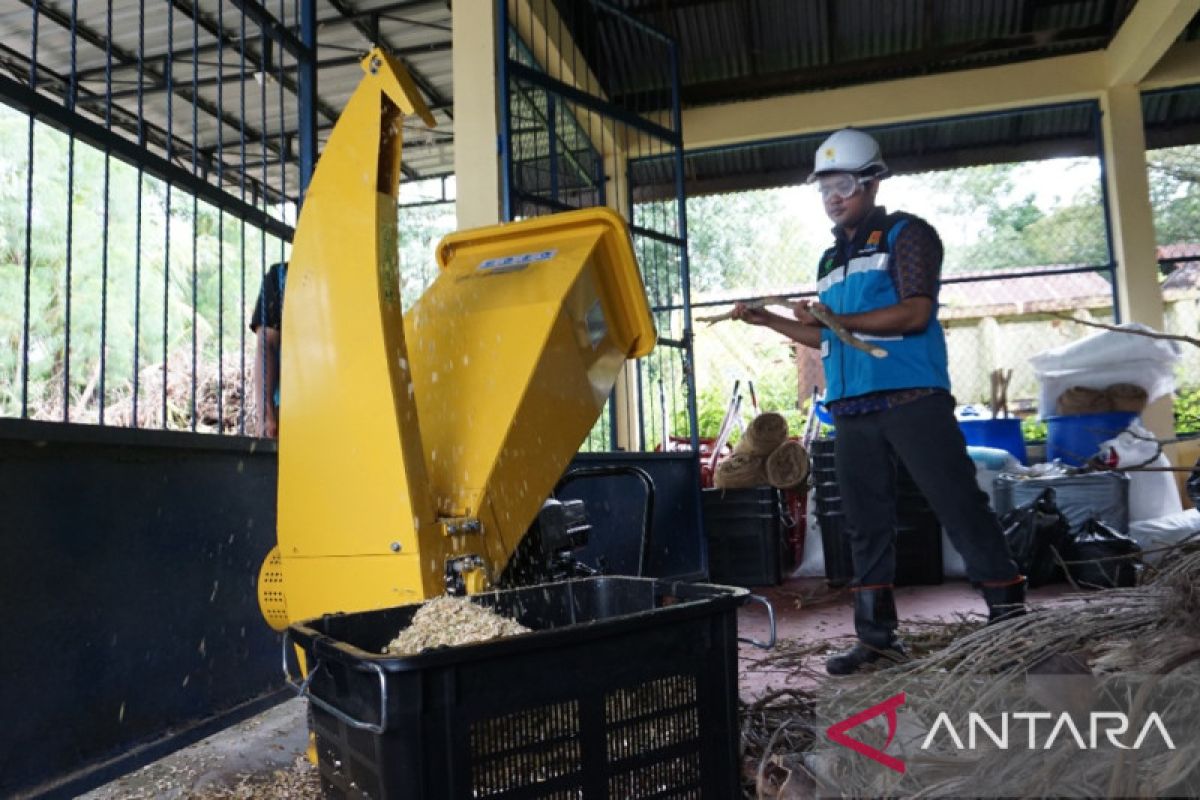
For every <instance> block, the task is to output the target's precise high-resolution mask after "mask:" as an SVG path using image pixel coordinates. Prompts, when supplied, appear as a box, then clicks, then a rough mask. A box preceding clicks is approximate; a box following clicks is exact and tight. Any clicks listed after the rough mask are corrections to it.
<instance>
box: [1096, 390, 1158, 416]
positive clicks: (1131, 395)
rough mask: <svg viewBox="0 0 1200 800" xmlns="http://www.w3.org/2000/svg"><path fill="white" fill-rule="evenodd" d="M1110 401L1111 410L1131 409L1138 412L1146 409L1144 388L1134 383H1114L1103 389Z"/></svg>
mask: <svg viewBox="0 0 1200 800" xmlns="http://www.w3.org/2000/svg"><path fill="white" fill-rule="evenodd" d="M1104 394H1105V395H1106V396H1107V397H1108V400H1109V402H1110V403H1112V409H1113V411H1132V412H1134V413H1135V414H1140V413H1142V412H1143V411H1145V410H1146V399H1147V397H1148V395H1147V394H1146V390H1145V389H1143V388H1142V387H1140V386H1138V385H1137V384H1136V383H1114V384H1113V385H1112V386H1109V387H1108V388H1107V389H1105V390H1104Z"/></svg>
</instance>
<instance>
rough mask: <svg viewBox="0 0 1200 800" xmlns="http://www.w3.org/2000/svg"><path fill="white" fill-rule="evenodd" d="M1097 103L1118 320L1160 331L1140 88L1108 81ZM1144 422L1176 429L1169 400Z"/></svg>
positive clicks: (1163, 433)
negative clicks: (1104, 159) (1112, 83)
mask: <svg viewBox="0 0 1200 800" xmlns="http://www.w3.org/2000/svg"><path fill="white" fill-rule="evenodd" d="M1100 104H1101V109H1102V110H1103V112H1104V114H1103V120H1102V126H1103V133H1104V151H1105V158H1106V172H1107V176H1106V178H1107V182H1108V205H1109V215H1110V219H1111V224H1112V235H1113V255H1114V256H1115V258H1116V261H1117V275H1116V279H1117V296H1118V298H1119V299H1120V303H1121V315H1122V319H1123V320H1125V321H1127V322H1140V323H1142V324H1144V325H1149V326H1150V327H1152V328H1154V329H1156V330H1162V327H1163V300H1162V290H1161V289H1160V288H1159V283H1158V260H1157V256H1156V250H1155V236H1154V217H1153V215H1152V213H1151V209H1150V182H1149V179H1148V178H1147V176H1146V135H1145V131H1144V129H1143V120H1142V98H1141V93H1140V92H1139V91H1138V88H1137V87H1136V86H1128V85H1125V86H1111V87H1109V88H1108V89H1106V90H1105V91H1104V92H1103V93H1102V94H1101V96H1100ZM1143 421H1144V422H1145V423H1146V426H1147V427H1148V428H1150V430H1151V431H1153V432H1154V433H1155V434H1156V435H1157V436H1159V437H1170V436H1172V435H1173V433H1174V421H1173V419H1172V416H1171V406H1170V403H1169V402H1161V401H1160V402H1157V403H1154V404H1153V405H1151V406H1150V407H1149V408H1147V409H1146V413H1145V414H1143Z"/></svg>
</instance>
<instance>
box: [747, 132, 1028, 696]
mask: <svg viewBox="0 0 1200 800" xmlns="http://www.w3.org/2000/svg"><path fill="white" fill-rule="evenodd" d="M887 174H888V169H887V165H886V164H885V163H884V161H883V155H882V153H881V152H880V150H879V144H878V143H877V142H876V141H875V140H874V139H873V138H872V137H871V136H869V135H868V134H866V133H863V132H862V131H859V130H855V129H853V128H845V129H843V130H840V131H837V132H836V133H834V134H833V135H831V136H830V137H829V138H828V139H826V140H825V141H824V142H823V143H822V144H821V146H820V147H819V148H818V149H817V154H816V160H815V168H814V170H813V174H812V176H811V177H810V178H809V183H816V184H817V187H818V189H819V191H820V192H821V198H822V200H823V202H824V205H825V213H826V214H828V215H829V218H830V219H831V220H833V222H834V229H833V235H834V240H835V242H834V245H833V247H831V248H829V249H828V250H826V251H825V254H824V255H823V256H822V257H821V260H820V263H819V265H818V271H817V292H818V296H819V301H820V302H819V306H820V307H821V310H823V311H824V312H825V313H826V314H828V315H830V316H833V317H836V319H837V320H838V321H839V322H841V324H842V325H844V326H845V327H846V328H847V329H848V330H849V331H851V332H852V333H855V334H857V335H858V337H859V338H861V339H867V340H869V341H871V342H872V344H876V345H879V346H880V347H882V348H883V349H885V350H886V351H887V357H886V358H874V357H873V356H871V355H869V354H867V353H865V352H862V351H860V350H856V349H854V348H852V347H847V346H846V345H845V344H843V343H842V342H841V340H840V339H838V338H837V337H836V336H834V335H833V334H832V332H831V331H829V330H828V329H827V328H825V327H824V326H823V325H822V323H821V322H819V321H818V320H817V318H816V317H814V316H813V315H812V314H811V313H810V312H809V308H810V306H811V304H810V303H809V302H807V301H802V302H800V303H798V304H797V305H796V307H795V308H794V310H793V311H794V317H795V318H794V319H793V318H789V317H783V316H779V315H777V314H773V313H771V312H769V311H767V310H765V309H762V308H753V307H750V306H747V305H743V304H739V305H738V306H737V307H735V309H734V315H735V317H737V318H738V319H741V320H743V321H745V322H747V323H750V324H752V325H765V326H767V327H769V328H771V329H773V330H775V331H778V332H779V333H781V334H783V335H785V336H787V337H789V338H790V339H793V340H795V341H797V342H800V343H801V344H804V345H807V346H809V347H813V348H817V349H819V350H820V351H821V359H822V363H823V364H824V367H825V378H826V384H827V389H826V395H825V398H826V404H827V405H828V407H829V409H830V410H831V411H832V412H833V415H834V418H835V422H836V427H837V435H836V437H835V461H836V464H837V478H838V487H839V489H840V491H841V494H842V503H843V509H844V510H845V513H846V516H847V518H848V519H849V521H850V523H851V533H850V536H851V551H852V554H853V560H854V583H853V585H852V590H853V594H854V628H855V633H856V634H857V635H858V640H859V641H858V642H857V643H856V644H855V646H854V647H853V648H851V649H850V650H848V651H846V652H844V653H839V654H838V655H835V656H833V657H831V658H829V659H828V660H827V661H826V664H825V666H826V669H827V670H828V671H829V673H830V674H833V675H846V674H850V673H852V672H855V671H857V670H858V669H859V668H860V667H862V666H864V665H865V664H869V663H871V662H873V661H876V660H878V659H880V658H885V657H887V658H893V659H895V658H902V657H904V655H905V651H904V646H903V644H902V643H901V642H900V641H899V640H898V639H897V638H896V627H897V624H898V620H897V614H896V603H895V598H894V596H893V593H892V584H893V581H894V579H895V573H896V547H895V545H896V514H895V512H896V495H895V469H896V468H895V465H896V462H897V461H899V462H901V463H903V465H904V467H905V468H906V469H907V470H908V472H909V474H911V475H912V477H913V480H914V481H915V482H916V484H917V486H918V487H919V488H920V489H921V492H922V493H923V494H924V495H925V497H926V499H927V500H928V501H929V503H930V505H931V506H932V507H933V510H934V512H936V514H937V516H938V519H939V520H940V521H941V523H942V524H943V525H944V526H945V527H946V530H947V532H948V533H949V535H950V538H951V541H953V543H954V546H955V547H956V548H957V549H958V551H959V552H960V553H961V554H962V555H963V559H964V561H965V562H966V565H967V574H968V576H969V577H970V579H971V580H972V582H973V583H974V584H975V585H976V586H977V587H980V588H981V590H982V592H983V596H984V599H985V600H986V602H987V604H988V619H989V621H990V622H992V621H997V620H1000V619H1004V618H1008V617H1012V616H1017V615H1019V614H1023V613H1024V612H1025V579H1024V578H1023V577H1022V576H1021V574H1020V573H1019V572H1018V570H1017V566H1016V564H1015V562H1014V561H1013V560H1012V556H1011V554H1010V552H1009V549H1008V545H1007V543H1006V542H1005V539H1004V533H1003V531H1002V530H1001V528H1000V524H999V521H998V520H997V519H996V515H995V514H994V513H993V512H992V511H991V509H990V507H989V505H988V498H987V495H985V494H984V493H983V492H982V491H980V489H979V487H978V485H977V484H976V483H975V466H974V463H973V462H972V461H971V459H970V457H969V456H968V455H967V446H966V441H965V440H964V439H963V436H962V433H961V432H960V430H959V428H958V424H957V423H956V422H955V419H954V398H953V397H951V395H950V377H949V372H948V370H947V365H946V340H945V336H944V334H943V332H942V327H941V325H940V324H939V323H938V321H937V314H936V310H937V297H938V289H939V285H940V280H941V267H942V243H941V240H940V239H939V238H938V235H937V232H936V231H935V230H934V229H933V228H932V227H931V226H930V225H929V224H928V223H927V222H925V221H924V220H922V219H920V218H919V217H916V216H913V215H912V214H906V213H904V212H895V213H891V214H889V213H888V212H887V210H886V209H884V208H883V207H882V206H877V205H875V195H876V193H877V192H878V190H879V182H880V181H881V180H882V179H883V178H884V177H886V176H887Z"/></svg>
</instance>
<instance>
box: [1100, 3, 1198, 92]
mask: <svg viewBox="0 0 1200 800" xmlns="http://www.w3.org/2000/svg"><path fill="white" fill-rule="evenodd" d="M1198 11H1200V0H1153V2H1141V3H1138V4H1137V5H1135V6H1134V7H1133V11H1132V12H1130V14H1129V16H1128V17H1127V18H1126V19H1125V22H1124V24H1122V25H1121V27H1120V29H1119V30H1118V31H1117V35H1116V36H1114V37H1113V40H1112V42H1110V43H1109V45H1108V49H1107V50H1105V61H1106V64H1105V67H1106V77H1107V83H1108V85H1109V86H1121V85H1125V84H1137V83H1141V82H1142V80H1143V79H1145V77H1146V76H1147V75H1148V74H1149V73H1150V70H1152V69H1153V68H1154V65H1155V64H1157V63H1158V62H1159V61H1160V60H1161V59H1162V57H1163V56H1164V55H1165V54H1166V53H1167V50H1168V49H1169V48H1170V47H1171V45H1172V43H1174V42H1175V40H1177V39H1178V38H1179V34H1181V33H1183V30H1184V28H1186V27H1187V25H1188V23H1189V22H1191V21H1192V18H1193V17H1195V16H1196V13H1197V12H1198Z"/></svg>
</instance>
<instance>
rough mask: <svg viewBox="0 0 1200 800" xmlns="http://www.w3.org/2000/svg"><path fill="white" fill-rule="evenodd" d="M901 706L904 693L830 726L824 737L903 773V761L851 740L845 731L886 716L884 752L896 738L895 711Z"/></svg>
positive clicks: (856, 740)
mask: <svg viewBox="0 0 1200 800" xmlns="http://www.w3.org/2000/svg"><path fill="white" fill-rule="evenodd" d="M902 705H904V692H900V694H897V695H893V696H892V697H889V698H888V699H887V700H884V701H883V702H882V703H876V704H875V705H873V706H871V707H870V708H867V709H864V710H862V711H860V712H858V713H857V714H855V715H854V716H852V717H848V718H847V719H844V720H842V721H841V722H838V723H835V724H833V725H830V726H829V727H828V728H827V729H826V730H825V735H826V736H828V737H829V738H830V739H831V740H832V741H834V742H837V743H838V744H840V745H842V746H843V747H849V748H850V749H851V750H853V751H854V752H856V753H861V754H862V755H864V756H866V757H867V758H870V759H872V760H874V761H878V762H879V763H880V764H883V765H884V766H885V767H887V768H888V769H891V770H895V771H896V772H900V773H903V772H904V769H905V768H904V762H903V761H901V760H900V759H898V758H896V757H895V756H889V755H888V754H887V753H885V752H883V750H877V749H875V748H874V747H871V746H870V745H869V744H864V743H862V742H860V741H859V740H858V739H852V738H850V737H849V736H847V735H846V731H848V730H850V729H851V728H857V727H858V726H859V725H862V724H863V723H864V722H866V721H868V720H872V719H875V717H878V716H880V715H885V714H886V715H887V722H888V737H887V742H885V743H884V745H883V747H884V750H886V749H887V746H888V745H890V744H891V743H892V739H893V738H894V737H895V736H896V725H897V720H896V709H897V708H899V707H900V706H902Z"/></svg>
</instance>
